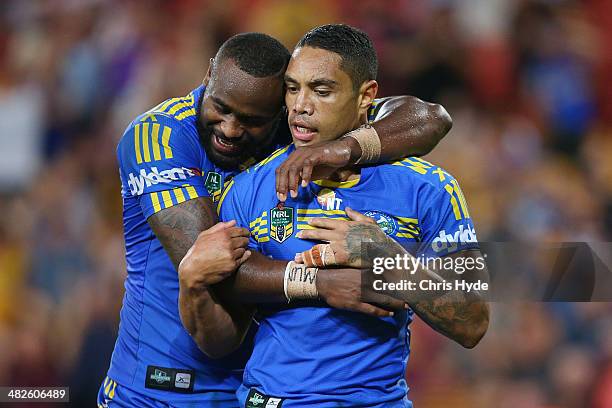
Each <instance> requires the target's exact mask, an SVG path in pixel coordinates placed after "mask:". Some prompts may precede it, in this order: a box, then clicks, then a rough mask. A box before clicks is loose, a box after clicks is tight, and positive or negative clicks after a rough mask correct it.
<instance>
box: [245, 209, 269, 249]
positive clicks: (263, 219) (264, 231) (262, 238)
mask: <svg viewBox="0 0 612 408" xmlns="http://www.w3.org/2000/svg"><path fill="white" fill-rule="evenodd" d="M249 229H250V230H251V236H252V237H253V239H255V241H257V242H260V243H261V242H268V241H269V240H270V237H269V236H268V212H267V211H263V212H262V213H261V215H260V216H259V217H257V218H255V220H253V221H251V222H250V223H249Z"/></svg>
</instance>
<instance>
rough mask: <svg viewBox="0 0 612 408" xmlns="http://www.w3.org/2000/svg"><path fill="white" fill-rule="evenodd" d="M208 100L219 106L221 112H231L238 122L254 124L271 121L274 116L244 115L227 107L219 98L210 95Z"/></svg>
mask: <svg viewBox="0 0 612 408" xmlns="http://www.w3.org/2000/svg"><path fill="white" fill-rule="evenodd" d="M210 99H212V101H213V102H214V103H215V104H217V105H219V107H220V108H221V109H223V110H227V111H229V112H232V113H233V114H234V116H236V117H237V118H238V119H239V120H247V121H254V122H259V121H267V120H270V119H273V118H274V116H276V115H272V116H260V115H252V114H250V113H245V112H240V111H238V110H236V109H234V108H232V107H231V106H229V105H228V104H227V103H225V102H223V101H222V100H221V99H220V98H218V97H216V96H214V95H211V96H210Z"/></svg>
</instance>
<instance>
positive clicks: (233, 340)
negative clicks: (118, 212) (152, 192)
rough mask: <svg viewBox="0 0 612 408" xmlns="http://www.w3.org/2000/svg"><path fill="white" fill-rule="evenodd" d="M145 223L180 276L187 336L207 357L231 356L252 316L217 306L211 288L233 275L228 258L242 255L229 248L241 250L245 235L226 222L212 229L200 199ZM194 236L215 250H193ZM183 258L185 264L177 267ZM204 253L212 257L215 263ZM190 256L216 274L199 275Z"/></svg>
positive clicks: (211, 215)
mask: <svg viewBox="0 0 612 408" xmlns="http://www.w3.org/2000/svg"><path fill="white" fill-rule="evenodd" d="M148 222H149V225H150V226H151V229H152V230H153V232H154V233H155V235H156V237H157V238H158V239H159V241H160V242H161V244H162V245H163V247H164V249H165V250H166V252H167V253H168V256H169V257H170V259H171V261H172V263H173V264H174V266H175V267H176V268H177V270H178V272H179V312H180V316H181V321H182V322H183V325H184V326H185V328H186V330H187V332H188V333H189V334H190V335H191V336H192V338H193V339H194V341H195V342H196V344H197V345H198V347H200V349H201V350H202V351H203V352H204V353H206V354H207V355H208V356H209V357H213V358H214V357H221V356H223V355H226V354H228V353H229V352H231V351H233V350H234V349H235V348H237V347H238V346H239V345H240V343H241V342H242V338H243V336H244V334H245V333H246V328H248V325H249V324H250V319H251V316H252V313H251V311H250V310H247V309H245V308H243V307H242V306H241V305H239V304H228V302H221V301H220V300H219V297H218V294H217V293H215V292H217V289H216V288H215V290H214V291H213V290H212V288H213V287H214V286H213V285H214V284H215V283H216V282H218V281H219V280H221V279H223V278H224V277H226V276H227V275H228V274H230V273H231V272H232V271H233V270H235V268H236V266H237V265H238V262H239V260H236V259H235V258H233V257H236V256H238V255H240V256H238V259H240V258H241V257H242V256H244V254H245V252H244V249H242V252H241V251H240V248H232V246H239V245H240V244H244V245H246V242H245V240H246V239H243V240H242V241H240V239H241V237H242V238H243V235H244V234H242V235H240V232H239V231H236V229H235V228H232V226H233V224H229V223H220V224H217V225H215V226H214V227H212V228H211V226H213V224H215V223H216V222H217V215H216V212H215V210H214V206H213V204H212V202H211V200H210V199H209V198H204V197H200V198H196V199H193V200H189V201H186V202H184V203H181V204H178V205H175V206H173V207H170V208H167V209H164V210H162V211H160V212H158V213H156V214H154V215H152V216H151V217H149V219H148ZM205 230H206V231H205ZM202 231H204V232H202ZM199 237H203V238H205V237H212V238H213V239H212V242H214V243H215V245H217V246H218V247H215V248H212V247H211V245H206V244H205V245H203V246H200V247H198V246H195V245H194V243H195V242H196V240H197V239H198V238H199ZM209 242H210V241H209ZM192 245H194V247H192ZM190 248H191V249H190ZM230 250H231V252H230ZM234 252H235V253H234ZM188 253H190V256H189V257H187V261H186V262H181V260H182V259H183V258H184V257H185V255H186V254H188ZM207 254H214V256H215V258H216V263H215V264H212V261H211V260H210V258H209V257H207ZM224 254H228V255H229V256H226V255H224ZM241 254H242V255H241ZM194 256H195V257H197V258H198V259H200V260H201V265H206V266H211V267H213V268H214V269H215V271H216V274H215V275H212V276H211V275H206V276H203V275H202V274H201V273H200V272H201V268H194V264H193V263H191V262H189V260H190V259H192V258H193V257H194ZM233 262H235V264H232V263H233ZM232 267H233V269H232ZM220 290H221V289H219V291H220Z"/></svg>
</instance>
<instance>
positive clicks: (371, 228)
mask: <svg viewBox="0 0 612 408" xmlns="http://www.w3.org/2000/svg"><path fill="white" fill-rule="evenodd" d="M346 214H347V215H348V217H349V218H350V220H338V219H330V218H313V219H311V220H309V221H308V224H309V225H310V226H312V227H315V228H314V229H308V230H302V231H300V232H299V233H298V234H296V236H297V237H298V238H301V239H311V240H316V241H326V242H328V243H327V244H317V245H315V246H313V247H312V248H310V249H309V250H308V251H304V252H301V253H299V254H297V255H296V256H295V261H296V262H298V263H303V264H306V265H307V266H314V267H318V268H321V267H327V266H348V267H351V268H364V267H366V266H367V265H364V260H363V259H362V253H361V252H362V250H361V244H362V243H363V242H377V243H383V242H388V243H389V244H395V241H393V240H392V239H391V238H389V237H388V236H387V235H386V234H385V233H384V232H383V230H382V229H380V227H379V226H378V225H377V224H376V221H374V219H372V218H371V217H367V216H365V215H363V214H361V213H359V212H357V211H354V210H352V209H350V208H348V207H347V208H346Z"/></svg>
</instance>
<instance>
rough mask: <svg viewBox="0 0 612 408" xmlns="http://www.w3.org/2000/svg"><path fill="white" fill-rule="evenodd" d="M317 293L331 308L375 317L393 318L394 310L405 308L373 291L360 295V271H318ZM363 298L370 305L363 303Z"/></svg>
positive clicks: (404, 305) (398, 301) (401, 302)
mask: <svg viewBox="0 0 612 408" xmlns="http://www.w3.org/2000/svg"><path fill="white" fill-rule="evenodd" d="M317 291H318V292H319V297H320V298H321V299H323V300H324V301H325V302H326V303H327V304H328V305H329V306H331V307H334V308H336V309H344V310H351V311H353V312H360V313H365V314H368V315H371V316H376V317H388V316H393V311H394V310H403V309H405V308H406V304H405V303H404V302H403V301H401V300H397V299H394V298H392V297H390V296H386V295H383V294H380V293H376V292H374V291H373V290H371V291H369V292H368V293H367V294H366V293H362V285H361V270H360V269H352V268H351V269H319V272H318V273H317ZM364 296H367V298H368V300H371V301H372V303H365V302H363V301H362V299H363V298H364Z"/></svg>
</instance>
